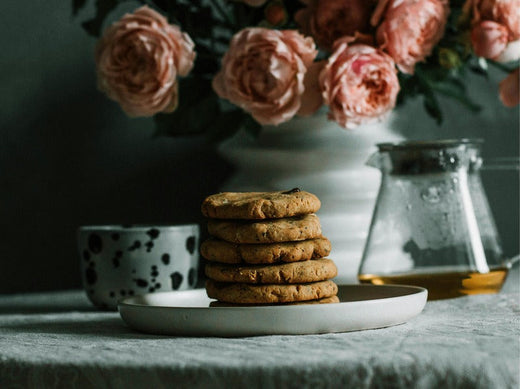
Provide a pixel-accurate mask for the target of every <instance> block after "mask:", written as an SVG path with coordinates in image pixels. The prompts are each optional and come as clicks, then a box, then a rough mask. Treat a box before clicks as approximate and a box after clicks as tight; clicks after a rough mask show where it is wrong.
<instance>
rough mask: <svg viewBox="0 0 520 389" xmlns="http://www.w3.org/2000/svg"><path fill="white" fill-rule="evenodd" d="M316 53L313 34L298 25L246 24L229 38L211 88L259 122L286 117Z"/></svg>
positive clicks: (295, 104)
mask: <svg viewBox="0 0 520 389" xmlns="http://www.w3.org/2000/svg"><path fill="white" fill-rule="evenodd" d="M317 53H318V52H317V50H316V46H315V44H314V41H313V40H312V38H304V37H303V36H302V35H300V34H299V33H298V32H297V31H294V30H272V29H268V28H246V29H244V30H242V31H240V32H238V33H237V34H236V35H235V36H234V37H233V39H232V40H231V44H230V46H229V50H228V52H227V53H226V54H225V55H224V58H223V59H222V68H221V70H220V72H219V73H218V74H217V75H216V76H215V78H214V79H213V89H214V90H215V92H216V93H217V94H218V95H219V96H220V97H222V98H224V99H227V100H229V101H231V102H232V103H233V104H236V105H238V106H239V107H241V108H242V109H243V110H245V111H247V112H249V113H250V114H251V115H252V116H253V118H254V119H255V120H256V121H257V122H258V123H260V124H275V125H276V124H280V123H283V122H286V121H288V120H290V119H291V118H292V117H293V116H294V115H296V113H297V112H298V111H299V110H300V108H302V96H303V94H304V92H305V86H304V79H305V74H306V72H307V68H308V67H309V66H310V65H311V64H312V62H313V60H314V58H315V57H316V55H317Z"/></svg>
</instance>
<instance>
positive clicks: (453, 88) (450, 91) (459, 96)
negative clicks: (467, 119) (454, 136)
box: [431, 80, 482, 112]
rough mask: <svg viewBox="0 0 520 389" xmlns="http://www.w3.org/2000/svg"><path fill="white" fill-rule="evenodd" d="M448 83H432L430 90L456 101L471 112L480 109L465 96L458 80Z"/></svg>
mask: <svg viewBox="0 0 520 389" xmlns="http://www.w3.org/2000/svg"><path fill="white" fill-rule="evenodd" d="M450 81H451V82H450ZM450 81H445V82H436V83H433V84H432V85H431V86H432V89H433V90H435V91H436V92H438V93H441V94H443V95H444V96H447V97H450V98H452V99H455V100H457V101H458V102H460V103H461V104H463V105H464V106H465V107H466V108H468V109H469V110H471V111H473V112H478V111H480V110H481V109H482V107H481V106H480V105H478V104H476V103H474V102H473V101H472V100H471V99H470V98H469V96H468V95H467V94H466V87H465V86H464V84H463V83H462V82H460V81H459V80H450Z"/></svg>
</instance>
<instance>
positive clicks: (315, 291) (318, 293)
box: [206, 280, 338, 304]
mask: <svg viewBox="0 0 520 389" xmlns="http://www.w3.org/2000/svg"><path fill="white" fill-rule="evenodd" d="M206 293H207V294H208V296H209V297H210V298H214V299H217V300H219V301H223V302H227V303H234V304H274V303H290V302H296V301H307V300H317V299H321V298H324V297H332V296H335V295H336V294H337V293H338V287H337V285H336V284H335V283H334V282H333V281H330V280H329V281H318V282H312V283H308V284H291V285H272V284H271V285H251V284H243V283H239V284H232V283H227V282H216V281H213V280H207V281H206Z"/></svg>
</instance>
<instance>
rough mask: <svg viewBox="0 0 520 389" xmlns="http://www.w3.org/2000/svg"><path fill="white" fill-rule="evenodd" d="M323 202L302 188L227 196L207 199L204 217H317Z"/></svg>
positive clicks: (202, 208)
mask: <svg viewBox="0 0 520 389" xmlns="http://www.w3.org/2000/svg"><path fill="white" fill-rule="evenodd" d="M320 206H321V203H320V200H319V199H318V198H317V197H316V196H315V195H313V194H312V193H309V192H305V191H302V190H300V189H298V188H295V189H292V190H289V191H281V192H224V193H218V194H214V195H211V196H209V197H207V198H206V199H205V200H204V201H203V202H202V206H201V211H202V214H203V215H204V216H206V217H209V218H213V219H248V220H251V219H278V218H285V217H292V216H298V215H305V214H309V213H315V212H317V211H318V209H320Z"/></svg>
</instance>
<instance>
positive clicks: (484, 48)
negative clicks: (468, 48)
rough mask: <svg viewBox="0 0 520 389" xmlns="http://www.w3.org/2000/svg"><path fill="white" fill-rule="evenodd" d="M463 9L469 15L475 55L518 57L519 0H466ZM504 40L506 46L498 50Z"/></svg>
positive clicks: (504, 58) (505, 59) (498, 58)
mask: <svg viewBox="0 0 520 389" xmlns="http://www.w3.org/2000/svg"><path fill="white" fill-rule="evenodd" d="M464 9H465V11H466V12H467V13H469V14H471V16H472V20H471V24H472V26H473V30H472V43H473V49H474V50H475V53H476V54H477V55H480V56H482V57H485V58H492V59H493V60H495V61H498V62H510V61H516V60H518V59H519V58H520V0H467V1H466V4H465V5H464ZM484 23H486V24H484ZM491 23H494V24H491ZM497 25H500V26H501V27H497ZM491 26H493V27H491ZM499 29H500V32H499V31H498V30H499ZM486 30H487V31H486ZM493 30H494V31H493ZM504 40H506V44H505V47H504V48H503V49H502V50H501V51H500V53H499V54H497V52H498V51H499V48H500V46H504V43H503V42H504ZM484 42H487V43H486V44H484Z"/></svg>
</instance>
